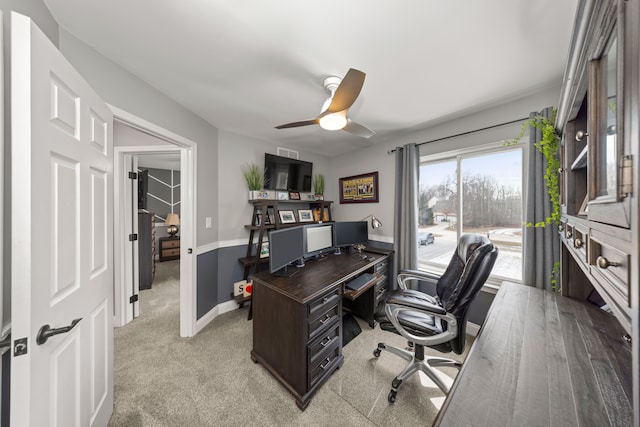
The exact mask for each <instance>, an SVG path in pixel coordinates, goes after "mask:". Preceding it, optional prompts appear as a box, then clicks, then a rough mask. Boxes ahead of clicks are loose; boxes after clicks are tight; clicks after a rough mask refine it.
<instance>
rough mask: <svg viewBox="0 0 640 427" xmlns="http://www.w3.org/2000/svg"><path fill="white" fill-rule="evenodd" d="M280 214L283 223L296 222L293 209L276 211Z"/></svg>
mask: <svg viewBox="0 0 640 427" xmlns="http://www.w3.org/2000/svg"><path fill="white" fill-rule="evenodd" d="M278 215H280V222H281V223H283V224H294V223H295V222H296V216H295V215H294V214H293V211H278Z"/></svg>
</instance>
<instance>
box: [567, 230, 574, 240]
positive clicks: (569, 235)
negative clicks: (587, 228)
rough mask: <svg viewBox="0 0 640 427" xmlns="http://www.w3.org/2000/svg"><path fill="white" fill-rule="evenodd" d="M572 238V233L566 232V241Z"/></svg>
mask: <svg viewBox="0 0 640 427" xmlns="http://www.w3.org/2000/svg"><path fill="white" fill-rule="evenodd" d="M572 237H573V233H571V230H567V239H570V238H572Z"/></svg>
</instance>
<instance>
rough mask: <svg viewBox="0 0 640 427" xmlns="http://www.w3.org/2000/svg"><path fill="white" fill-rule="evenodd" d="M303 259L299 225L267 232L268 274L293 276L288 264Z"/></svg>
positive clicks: (302, 238)
mask: <svg viewBox="0 0 640 427" xmlns="http://www.w3.org/2000/svg"><path fill="white" fill-rule="evenodd" d="M300 258H304V233H303V227H302V226H301V225H299V226H296V227H290V228H282V229H278V230H271V231H269V272H270V273H272V274H276V275H281V276H290V275H292V274H294V273H295V272H296V271H297V269H296V267H292V268H289V264H291V263H292V262H294V261H297V260H299V259H300Z"/></svg>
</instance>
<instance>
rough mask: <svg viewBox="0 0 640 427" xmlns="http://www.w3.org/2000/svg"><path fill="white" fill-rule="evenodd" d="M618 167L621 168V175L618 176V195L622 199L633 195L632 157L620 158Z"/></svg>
mask: <svg viewBox="0 0 640 427" xmlns="http://www.w3.org/2000/svg"><path fill="white" fill-rule="evenodd" d="M620 167H621V168H622V173H621V174H620V175H621V180H620V195H621V196H622V197H629V196H631V193H633V157H632V156H622V162H621V163H620Z"/></svg>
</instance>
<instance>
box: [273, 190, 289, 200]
mask: <svg viewBox="0 0 640 427" xmlns="http://www.w3.org/2000/svg"><path fill="white" fill-rule="evenodd" d="M276 195H277V196H278V200H289V194H288V193H287V192H286V191H278V192H277V193H276Z"/></svg>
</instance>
